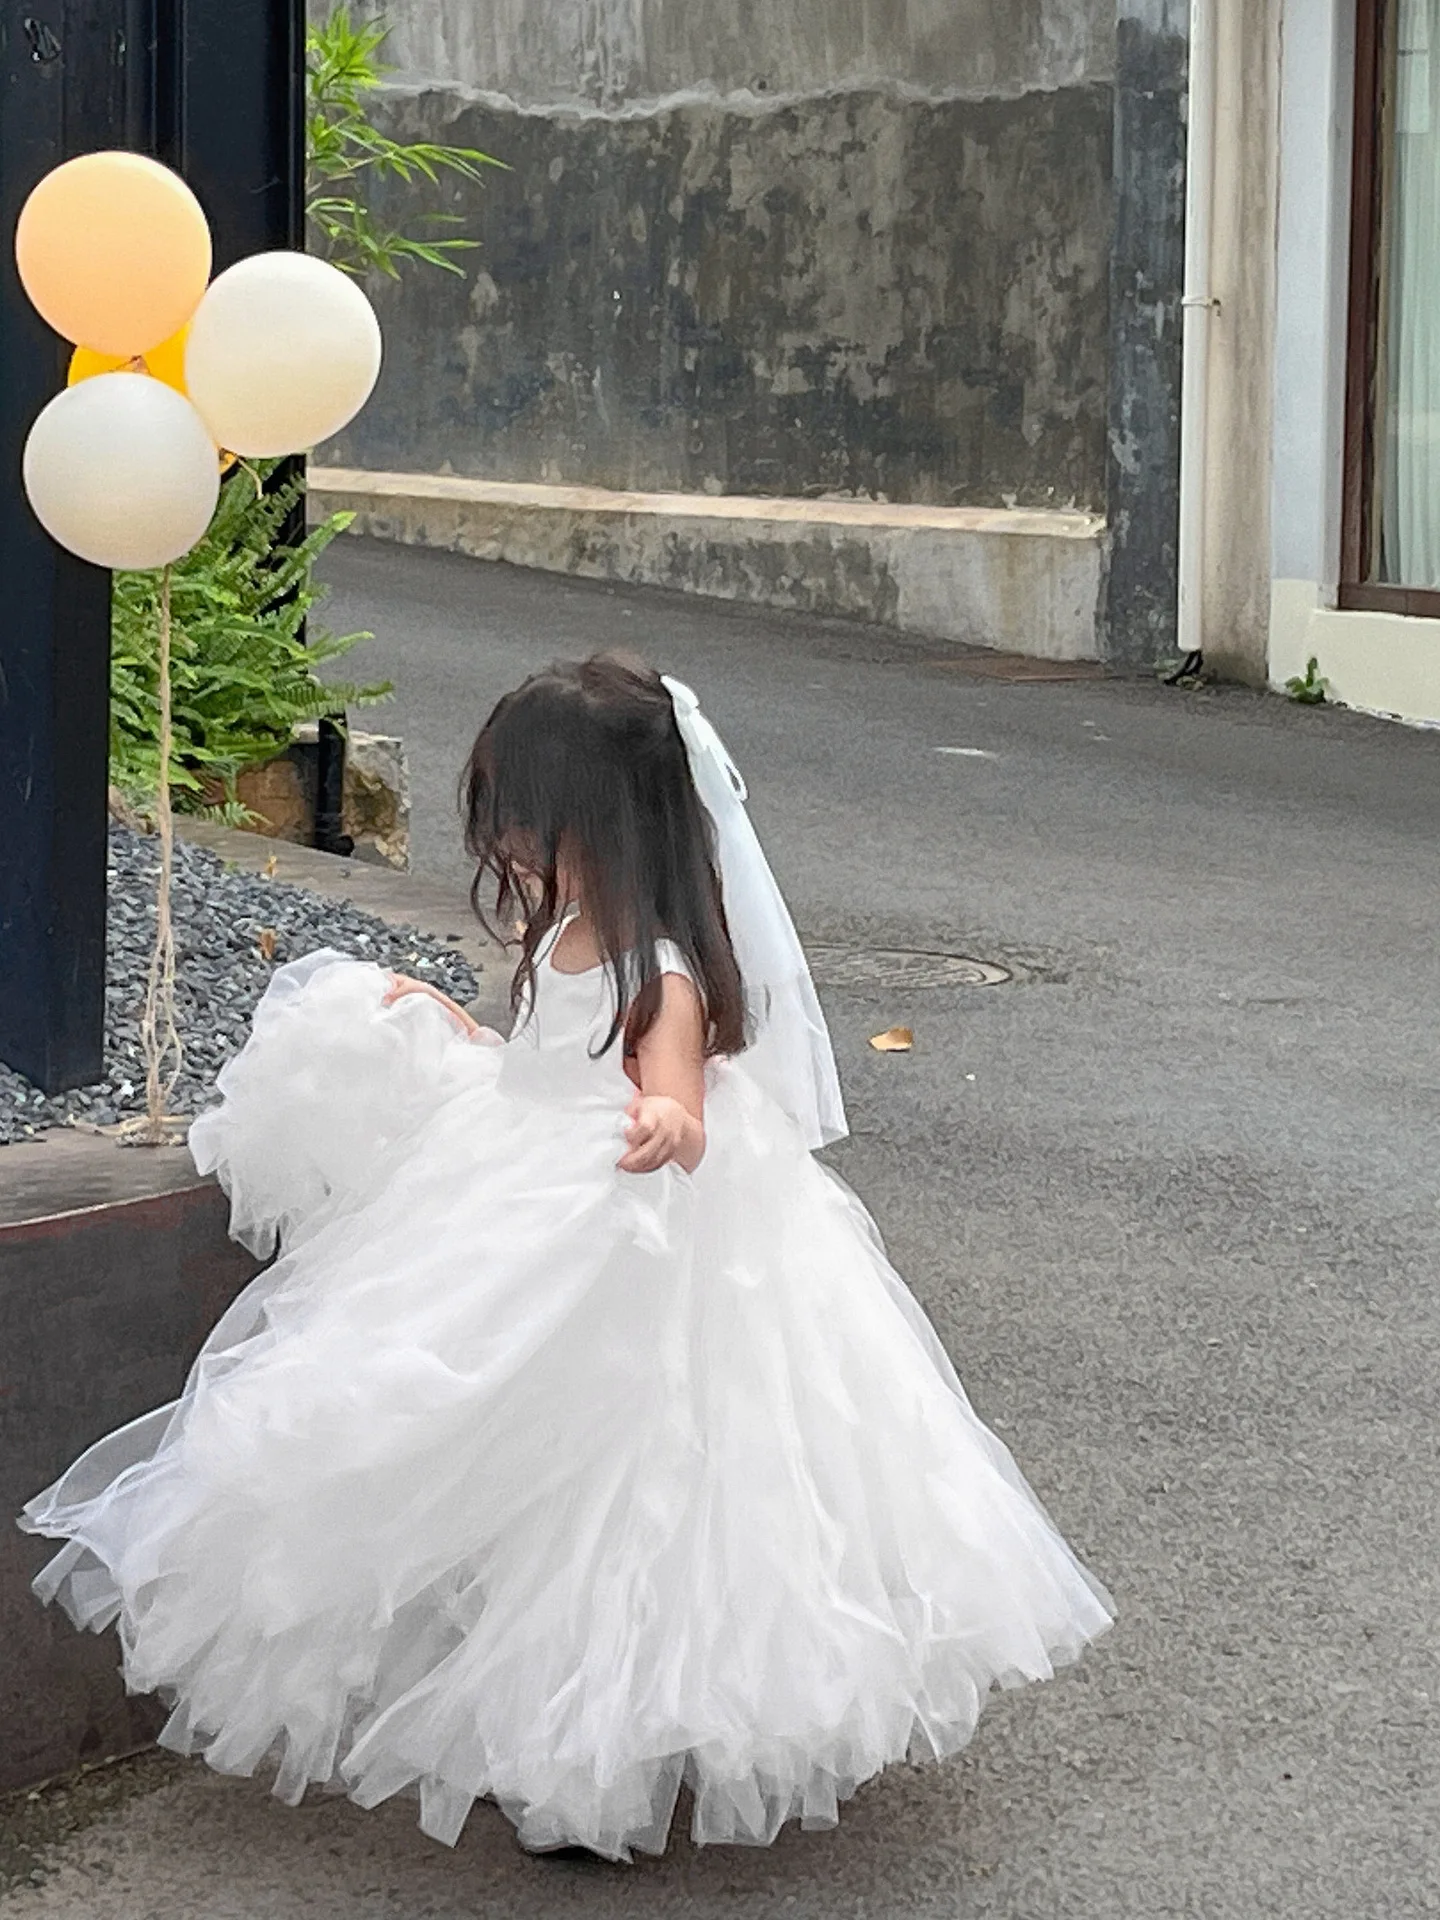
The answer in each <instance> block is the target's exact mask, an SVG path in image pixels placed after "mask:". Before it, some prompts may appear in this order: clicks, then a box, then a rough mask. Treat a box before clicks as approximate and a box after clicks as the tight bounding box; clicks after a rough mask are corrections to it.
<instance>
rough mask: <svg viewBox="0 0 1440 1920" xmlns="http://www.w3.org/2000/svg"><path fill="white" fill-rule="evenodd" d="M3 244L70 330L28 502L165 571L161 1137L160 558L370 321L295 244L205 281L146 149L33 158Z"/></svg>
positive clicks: (167, 1007) (137, 1127)
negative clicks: (50, 161) (31, 180)
mask: <svg viewBox="0 0 1440 1920" xmlns="http://www.w3.org/2000/svg"><path fill="white" fill-rule="evenodd" d="M15 258H16V264H17V265H18V267H19V270H20V279H21V282H22V284H23V285H24V288H25V291H26V293H27V294H28V295H29V297H30V300H31V302H32V303H33V305H34V306H35V308H36V309H37V311H38V312H39V313H40V315H41V317H42V318H43V319H44V320H46V321H48V322H49V324H50V325H51V326H52V327H53V328H54V329H55V331H56V332H57V333H59V334H60V335H61V336H62V338H64V339H66V340H69V341H71V342H72V343H73V344H74V348H75V351H74V354H73V356H72V358H71V362H70V372H69V380H68V383H67V385H66V388H65V390H64V392H62V393H59V394H57V395H56V396H55V398H54V399H53V400H51V401H50V402H49V404H48V405H47V406H45V407H44V408H43V409H42V410H41V412H40V414H39V416H38V418H37V419H36V421H35V423H34V425H33V426H32V427H31V429H30V434H29V437H28V439H27V440H26V443H25V455H24V462H23V473H24V482H25V491H26V494H27V495H28V497H29V500H30V504H31V506H32V507H33V508H34V511H35V514H36V517H37V519H38V520H39V521H40V524H41V525H42V526H43V527H44V528H45V530H46V532H47V533H49V534H50V535H51V537H52V538H53V539H54V540H56V541H57V542H58V543H59V544H60V545H61V546H62V547H65V548H67V549H68V550H69V551H70V552H71V553H74V554H78V555H79V557H80V558H81V559H82V560H89V561H91V562H93V563H94V564H95V565H96V566H101V567H111V568H126V569H132V568H133V569H150V568H163V569H164V573H163V576H162V582H161V593H160V631H159V635H158V649H157V651H158V661H159V708H160V713H159V736H160V737H159V747H160V784H159V791H158V793H157V796H156V814H157V824H158V827H159V834H160V883H159V889H158V894H157V899H156V930H155V947H154V951H153V953H152V955H151V964H150V976H149V982H148V985H147V990H146V999H145V1012H144V1016H143V1019H142V1023H141V1030H142V1035H143V1038H144V1046H145V1059H146V1113H145V1116H144V1119H143V1120H142V1121H140V1122H138V1123H134V1124H132V1125H131V1126H129V1127H128V1128H127V1129H126V1130H124V1131H126V1133H127V1137H130V1138H133V1139H135V1140H137V1141H144V1142H146V1143H153V1144H158V1143H159V1142H161V1141H162V1140H164V1139H167V1138H168V1137H170V1131H171V1128H172V1124H173V1123H172V1122H171V1120H170V1118H169V1116H168V1115H167V1114H166V1111H165V1108H166V1103H167V1101H168V1099H169V1096H170V1093H171V1091H172V1090H173V1088H174V1085H175V1081H176V1078H177V1077H178V1075H179V1071H180V1063H181V1052H180V1039H179V1035H178V1033H177V1031H176V1026H175V999H174V983H175V942H174V933H173V929H172V926H171V921H170V889H171V867H172V862H173V853H174V833H173V822H172V819H171V807H170V778H169V775H170V751H171V711H170V708H171V699H170V568H171V565H172V563H173V562H174V561H176V560H178V559H180V558H181V556H182V555H184V554H186V553H188V552H189V551H190V549H191V547H193V546H194V545H195V543H196V542H197V541H198V540H199V539H200V538H201V537H202V535H203V534H204V532H205V530H206V528H207V527H208V526H209V524H210V520H211V517H212V515H213V514H214V512H215V506H216V502H217V500H218V497H219V489H220V476H221V473H222V472H223V471H224V469H225V468H226V467H227V466H229V465H231V464H232V463H233V462H234V461H235V460H236V459H240V460H244V459H267V458H273V457H275V456H277V455H282V454H290V453H299V452H302V451H305V450H307V449H309V448H310V447H313V446H315V445H316V444H318V442H320V441H321V440H325V439H328V438H329V437H330V435H331V434H335V433H338V432H339V431H340V429H341V428H342V427H344V426H346V425H347V424H348V423H349V421H350V420H352V419H353V418H354V416H355V415H356V414H357V413H358V412H359V410H360V408H361V407H362V406H363V405H364V404H365V402H366V400H367V399H368V398H369V396H370V392H371V390H372V388H373V387H374V385H375V381H376V378H377V376H378V375H379V371H380V327H379V323H378V322H377V320H376V318H375V313H374V309H373V308H372V307H371V305H370V302H369V301H368V300H367V299H366V298H365V295H364V294H363V293H362V292H361V290H360V288H359V287H358V286H356V284H355V282H354V281H353V280H351V279H349V278H347V276H346V275H345V274H343V273H341V272H339V270H338V269H337V268H335V267H332V266H330V265H329V264H328V263H327V262H325V261H323V260H315V259H311V258H310V257H309V256H308V255H306V254H303V253H259V254H252V255H251V256H250V257H249V258H248V259H244V260H241V261H239V262H237V263H236V265H234V266H232V267H229V268H227V269H226V271H225V272H223V273H221V274H219V275H217V276H216V278H215V279H214V280H211V278H210V268H211V259H212V249H211V241H210V229H209V226H208V224H207V223H206V219H205V215H204V213H203V211H202V210H201V207H200V203H199V201H198V200H197V199H196V198H195V196H194V194H193V193H192V192H191V191H190V189H189V187H188V186H187V185H186V184H185V182H184V181H183V180H182V179H181V178H180V177H179V175H178V174H175V173H172V172H171V171H170V169H169V168H168V167H163V166H161V165H160V164H159V162H158V161H155V160H151V159H149V158H147V157H146V156H145V155H144V154H138V153H119V152H110V153H88V154H83V155H81V156H80V157H79V158H78V159H75V160H67V161H66V162H65V163H64V164H63V165H62V166H59V167H56V168H55V169H54V171H53V172H51V173H48V174H46V176H45V178H44V179H43V180H41V181H40V183H39V184H38V186H36V187H35V189H34V190H33V192H32V193H31V194H30V197H29V198H28V200H27V201H26V202H25V205H24V207H23V209H22V210H21V214H20V219H19V223H18V225H17V226H16V230H15ZM167 1061H168V1062H169V1063H170V1064H169V1071H168V1072H167V1070H166V1063H167Z"/></svg>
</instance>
